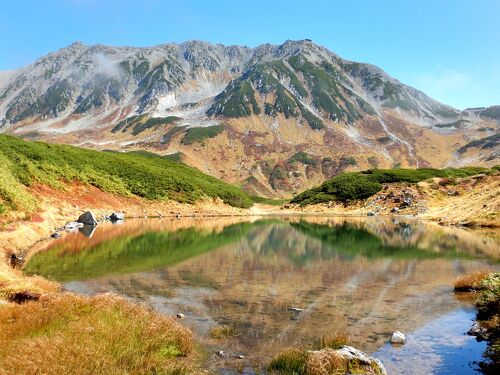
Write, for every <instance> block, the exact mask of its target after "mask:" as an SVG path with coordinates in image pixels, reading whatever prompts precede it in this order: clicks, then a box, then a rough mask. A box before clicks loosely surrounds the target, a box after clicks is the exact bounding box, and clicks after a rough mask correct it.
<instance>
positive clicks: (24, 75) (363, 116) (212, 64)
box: [0, 40, 500, 196]
mask: <svg viewBox="0 0 500 375" xmlns="http://www.w3.org/2000/svg"><path fill="white" fill-rule="evenodd" d="M2 82H3V83H2ZM497 112H498V110H497V109H496V107H489V108H485V109H469V110H464V111H460V110H458V109H455V108H452V107H450V106H448V105H444V104H442V103H439V102H438V101H436V100H434V99H432V98H430V97H429V96H427V95H426V94H425V93H423V92H421V91H419V90H417V89H414V88H412V87H410V86H408V85H405V84H403V83H401V82H400V81H399V80H397V79H396V78H393V77H391V76H390V75H389V74H387V73H386V72H384V71H383V70H382V69H380V68H378V67H376V66H374V65H371V64H366V63H358V62H353V61H349V60H346V59H343V58H342V57H340V56H338V55H337V54H335V53H334V52H331V51H329V50H328V49H327V48H325V47H322V46H319V45H317V44H315V43H313V42H312V41H310V40H300V41H293V40H287V41H286V42H284V43H283V44H281V45H272V44H262V45H260V46H257V47H253V48H250V47H247V46H236V45H233V46H225V45H222V44H212V43H208V42H203V41H187V42H183V43H166V44H161V45H157V46H152V47H126V46H125V47H113V46H106V45H102V44H96V45H92V46H85V45H83V44H81V43H78V42H76V43H73V44H71V45H69V46H67V47H64V48H62V49H60V50H58V51H56V52H52V53H49V54H48V55H46V56H43V57H41V58H39V59H37V60H36V61H35V62H34V63H32V64H30V65H28V66H26V67H23V68H21V69H19V70H16V71H15V72H9V73H4V74H2V73H0V132H7V133H13V134H18V135H21V136H23V137H27V138H29V139H42V140H47V141H53V142H61V143H72V144H77V145H84V146H87V147H92V148H103V147H108V148H112V149H117V150H124V149H125V150H128V149H146V150H149V151H153V152H157V153H160V154H167V153H172V154H173V153H179V155H180V154H182V155H183V159H184V161H185V162H187V163H188V164H191V165H193V166H196V167H198V168H199V169H202V170H203V171H205V172H207V173H210V174H213V175H215V176H216V177H219V178H223V179H225V180H227V181H229V182H233V183H238V184H243V185H244V186H246V188H247V189H248V190H249V191H251V192H255V193H263V194H266V195H278V196H283V195H287V194H289V193H290V191H300V190H301V189H303V188H305V187H308V186H311V184H317V183H319V182H321V181H322V180H324V179H325V178H329V177H331V176H330V175H331V174H332V173H340V172H342V171H344V170H346V169H347V170H351V169H359V168H366V167H377V166H388V167H389V166H395V165H396V166H397V165H398V164H399V165H404V166H410V167H418V166H433V167H443V166H448V165H466V164H471V163H475V164H481V165H483V164H484V165H492V164H495V163H498V158H499V156H500V155H499V154H500V152H499V145H498V140H497V137H496V136H495V134H497V133H498V125H499V123H500V120H499V119H498V113H497ZM132 122H133V124H132ZM119 124H125V125H122V126H121V127H120V126H118V125H119ZM117 127H118V128H119V130H117ZM200 127H201V128H206V131H205V130H203V129H202V130H201V131H198V133H200V134H201V138H200V139H202V141H197V142H194V143H190V144H187V143H184V142H183V139H184V137H185V136H186V132H187V131H188V129H190V128H200ZM216 127H218V128H216ZM221 128H222V129H223V131H219V130H217V131H214V130H212V129H221ZM204 133H206V134H204ZM200 134H199V135H200ZM491 137H493V138H491ZM481 139H485V140H484V142H482V143H481V142H479V143H477V142H476V143H474V141H475V140H481ZM492 139H493V140H492ZM471 142H472V146H471ZM467 145H469V146H467ZM485 145H486V146H485ZM466 146H467V147H466ZM464 147H465V148H464ZM297 153H306V154H308V155H309V156H308V158H309V159H310V160H315V161H314V162H310V163H306V164H304V163H301V162H297V161H295V159H297V158H294V155H295V154H297ZM348 158H352V159H354V162H355V163H353V162H352V160H350V159H349V160H350V162H349V163H347V164H346V161H345V160H348ZM299 159H300V158H299ZM306 159H307V158H306ZM330 159H331V160H330ZM228 163H229V167H228V166H227V164H228ZM263 171H264V172H263Z"/></svg>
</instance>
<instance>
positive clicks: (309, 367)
mask: <svg viewBox="0 0 500 375" xmlns="http://www.w3.org/2000/svg"><path fill="white" fill-rule="evenodd" d="M306 373H312V374H318V375H328V374H337V373H339V374H340V373H341V374H344V373H345V374H369V375H387V371H386V369H385V367H384V365H383V364H382V362H380V361H379V360H378V359H376V358H373V357H369V356H368V355H366V354H365V353H363V352H362V351H360V350H358V349H356V348H353V347H352V346H347V345H346V346H343V347H341V348H340V349H330V348H327V349H322V350H314V351H310V352H309V357H308V360H307V364H306Z"/></svg>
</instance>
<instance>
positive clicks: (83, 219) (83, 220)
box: [78, 211, 97, 226]
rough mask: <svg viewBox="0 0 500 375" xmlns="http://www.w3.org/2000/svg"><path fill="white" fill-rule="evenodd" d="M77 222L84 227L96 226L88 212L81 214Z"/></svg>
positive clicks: (92, 215) (93, 217)
mask: <svg viewBox="0 0 500 375" xmlns="http://www.w3.org/2000/svg"><path fill="white" fill-rule="evenodd" d="M78 222H79V223H82V224H85V225H92V226H96V225H97V220H96V218H95V216H94V214H93V213H92V212H90V211H86V212H84V213H83V214H81V215H80V217H79V218H78Z"/></svg>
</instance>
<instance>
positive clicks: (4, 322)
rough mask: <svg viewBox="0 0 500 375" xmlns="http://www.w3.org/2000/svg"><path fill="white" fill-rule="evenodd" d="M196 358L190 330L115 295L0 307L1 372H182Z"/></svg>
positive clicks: (45, 299)
mask: <svg viewBox="0 0 500 375" xmlns="http://www.w3.org/2000/svg"><path fill="white" fill-rule="evenodd" d="M186 356H187V358H186ZM196 360H197V355H196V353H195V352H193V335H192V333H191V331H190V330H189V329H187V328H185V327H183V326H182V325H180V324H179V323H178V322H177V321H175V320H174V319H172V318H168V317H163V316H159V315H157V314H155V313H154V312H153V311H151V310H149V309H146V308H144V307H142V306H137V305H133V304H131V303H129V302H127V301H126V300H124V299H122V298H120V297H117V296H113V295H109V294H106V295H101V296H97V297H93V298H87V297H81V296H77V295H73V294H55V295H42V296H41V297H40V300H39V301H36V302H27V303H24V304H21V305H18V304H11V305H9V306H6V307H3V308H1V309H0V374H2V375H7V374H44V375H51V374H54V375H55V374H58V375H59V374H72V375H79V374H93V375H100V374H103V375H104V374H153V373H154V374H186V373H191V372H192V371H193V367H192V366H193V365H192V363H193V362H196Z"/></svg>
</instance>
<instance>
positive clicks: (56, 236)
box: [50, 232, 61, 239]
mask: <svg viewBox="0 0 500 375" xmlns="http://www.w3.org/2000/svg"><path fill="white" fill-rule="evenodd" d="M50 237H51V238H55V239H57V238H61V235H60V234H59V233H57V232H55V233H52V234H51V235H50Z"/></svg>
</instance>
